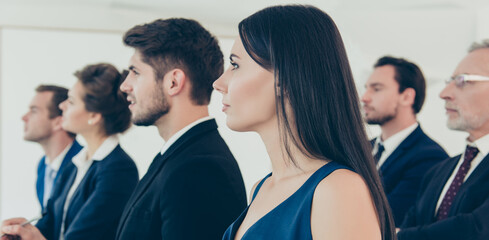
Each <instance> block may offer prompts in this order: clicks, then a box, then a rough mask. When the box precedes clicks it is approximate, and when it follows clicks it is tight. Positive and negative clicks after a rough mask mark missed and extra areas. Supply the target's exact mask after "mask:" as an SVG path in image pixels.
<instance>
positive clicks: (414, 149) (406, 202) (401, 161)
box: [372, 126, 448, 227]
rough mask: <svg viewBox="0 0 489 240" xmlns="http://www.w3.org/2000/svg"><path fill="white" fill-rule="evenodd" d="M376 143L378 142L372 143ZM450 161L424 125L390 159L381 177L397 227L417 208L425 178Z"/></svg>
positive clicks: (381, 172)
mask: <svg viewBox="0 0 489 240" xmlns="http://www.w3.org/2000/svg"><path fill="white" fill-rule="evenodd" d="M373 143H375V140H372V144H373ZM447 158H448V155H447V153H446V152H445V150H443V148H442V147H440V145H438V143H436V142H435V141H433V140H432V139H431V138H430V137H428V136H427V135H426V134H425V133H424V132H423V130H421V127H420V126H418V127H417V128H416V129H415V130H414V131H413V132H412V133H411V134H410V135H409V136H407V137H406V139H404V141H402V142H401V144H399V146H398V147H397V148H396V150H394V152H392V153H391V155H390V156H389V157H387V159H386V161H385V162H384V164H382V166H381V167H380V169H379V174H380V177H381V180H382V183H383V186H384V191H385V194H386V195H387V199H388V201H389V205H390V207H391V209H392V213H393V214H394V221H395V224H396V226H397V227H399V226H400V225H401V224H402V221H403V220H404V216H405V215H406V212H407V211H408V210H409V208H411V207H412V206H413V205H414V202H415V201H416V196H417V195H418V192H419V189H420V187H421V181H422V179H423V177H424V175H425V174H426V173H427V172H428V170H430V168H432V167H433V166H434V165H436V164H437V163H440V162H441V161H443V160H445V159H447Z"/></svg>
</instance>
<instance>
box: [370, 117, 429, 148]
mask: <svg viewBox="0 0 489 240" xmlns="http://www.w3.org/2000/svg"><path fill="white" fill-rule="evenodd" d="M418 126H419V124H418V123H417V122H415V123H414V124H412V125H411V126H409V127H407V128H404V129H403V130H401V131H399V132H397V133H396V134H394V135H392V136H390V137H389V138H387V139H386V140H384V141H382V140H381V139H380V136H379V137H378V138H377V139H376V141H375V142H376V144H378V143H379V142H381V143H382V145H384V149H385V151H386V152H392V151H394V149H396V148H397V147H398V146H399V145H400V144H401V143H402V141H404V139H406V138H407V137H408V136H409V135H410V134H411V133H412V132H413V131H414V130H415V129H416V128H417V127H418Z"/></svg>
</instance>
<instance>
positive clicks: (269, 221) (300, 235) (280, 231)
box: [222, 162, 349, 240]
mask: <svg viewBox="0 0 489 240" xmlns="http://www.w3.org/2000/svg"><path fill="white" fill-rule="evenodd" d="M336 169H349V168H348V167H345V166H343V165H341V164H339V163H336V162H329V163H328V164H326V165H324V166H322V167H321V168H319V169H318V170H316V172H314V173H313V174H312V175H311V176H310V177H309V179H307V181H306V182H305V183H304V184H303V185H302V186H301V187H300V188H299V189H298V190H297V191H296V192H295V193H294V194H292V195H291V196H290V197H289V198H287V199H286V200H285V201H283V202H282V203H280V204H279V205H278V206H277V207H275V208H274V209H272V210H271V211H270V212H268V213H267V214H265V216H263V217H262V218H260V219H259V220H258V221H257V222H256V223H255V224H253V225H252V226H251V227H250V228H249V229H248V230H247V231H246V232H245V234H244V235H243V237H242V238H241V240H261V239H263V240H273V239H280V240H312V233H311V206H312V199H313V196H314V191H315V190H316V187H317V185H318V184H319V182H321V180H323V179H324V178H325V177H327V176H328V175H329V174H330V173H332V172H333V171H335V170H336ZM270 176H271V173H270V174H268V175H267V176H266V177H265V178H263V180H261V181H260V183H259V184H258V185H257V186H256V189H255V192H254V193H253V197H252V200H251V202H253V200H254V199H255V196H256V194H257V193H258V191H259V190H260V188H261V186H262V184H263V182H264V181H265V180H266V179H267V178H268V177H270ZM250 205H251V203H250ZM248 208H249V206H248V207H247V208H246V209H245V210H244V212H243V213H241V215H240V216H239V217H238V219H236V221H235V222H234V223H233V224H231V226H229V228H228V229H227V230H226V232H225V233H224V236H223V238H222V239H223V240H234V238H235V236H236V232H237V231H238V229H239V227H240V226H241V223H242V222H243V220H244V218H245V216H246V213H247V212H248Z"/></svg>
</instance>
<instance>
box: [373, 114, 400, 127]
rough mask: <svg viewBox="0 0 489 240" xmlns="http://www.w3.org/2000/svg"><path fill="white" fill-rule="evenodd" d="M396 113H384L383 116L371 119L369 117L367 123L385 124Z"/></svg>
mask: <svg viewBox="0 0 489 240" xmlns="http://www.w3.org/2000/svg"><path fill="white" fill-rule="evenodd" d="M394 117H395V115H394V114H390V115H384V116H382V117H378V118H371V119H367V123H368V124H370V125H380V126H382V125H384V124H385V123H387V122H389V121H390V120H392V119H394Z"/></svg>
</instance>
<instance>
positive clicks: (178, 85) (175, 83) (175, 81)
mask: <svg viewBox="0 0 489 240" xmlns="http://www.w3.org/2000/svg"><path fill="white" fill-rule="evenodd" d="M165 78H167V79H166V80H167V84H166V86H167V93H168V95H169V96H175V95H178V94H180V93H181V92H182V91H183V89H184V88H185V85H186V84H187V76H186V75H185V72H184V71H183V70H182V69H179V68H175V69H173V70H171V71H169V72H168V73H167V74H166V75H165Z"/></svg>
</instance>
